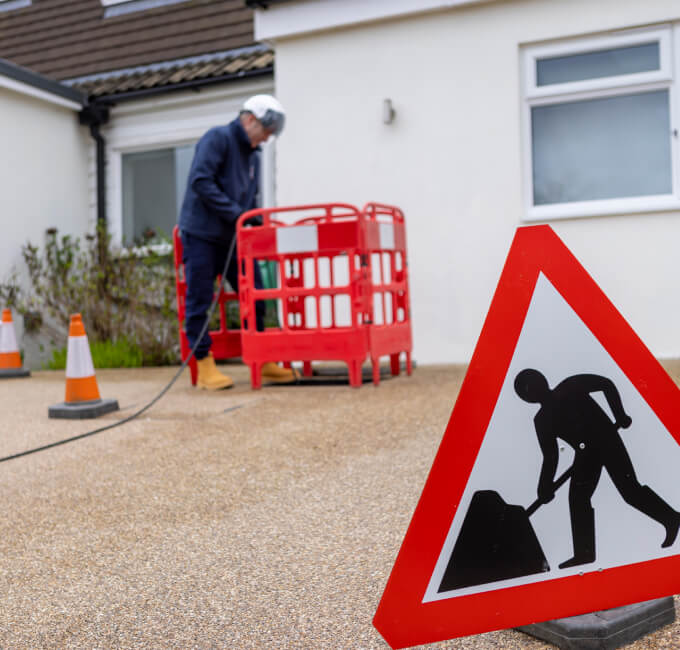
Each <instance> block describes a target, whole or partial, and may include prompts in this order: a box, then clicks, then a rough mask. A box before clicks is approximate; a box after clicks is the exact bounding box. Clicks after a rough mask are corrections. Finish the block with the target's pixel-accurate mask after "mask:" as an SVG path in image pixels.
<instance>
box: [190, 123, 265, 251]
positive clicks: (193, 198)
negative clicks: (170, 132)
mask: <svg viewBox="0 0 680 650" xmlns="http://www.w3.org/2000/svg"><path fill="white" fill-rule="evenodd" d="M258 152H259V147H258V148H256V149H253V148H252V146H251V144H250V140H249V139H248V136H247V135H246V132H245V130H244V128H243V126H242V125H241V122H240V120H239V118H236V119H235V120H233V121H232V122H230V123H229V124H227V125H226V126H218V127H214V128H212V129H210V130H209V131H208V132H207V133H206V134H205V135H204V136H203V137H202V138H201V139H200V140H199V141H198V144H197V145H196V152H195V154H194V159H193V162H192V163H191V171H190V172H189V180H188V182H187V191H186V194H185V195H184V202H183V203H182V210H181V211H180V215H179V228H180V230H182V231H184V232H188V233H189V234H191V235H194V236H195V237H199V238H200V239H206V240H208V241H215V242H219V243H225V244H229V243H230V242H231V240H232V239H233V237H234V233H235V230H236V220H237V219H238V218H239V216H240V215H241V214H242V213H243V212H246V211H247V210H251V209H252V208H254V207H256V206H255V201H256V194H257V188H258V185H259V178H260V160H259V155H258Z"/></svg>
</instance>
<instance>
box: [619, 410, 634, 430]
mask: <svg viewBox="0 0 680 650" xmlns="http://www.w3.org/2000/svg"><path fill="white" fill-rule="evenodd" d="M632 422H633V420H632V419H631V417H630V415H627V414H626V413H624V414H623V415H622V416H621V417H620V418H619V419H618V420H617V421H616V428H617V429H627V428H628V427H629V426H630V425H631V424H632Z"/></svg>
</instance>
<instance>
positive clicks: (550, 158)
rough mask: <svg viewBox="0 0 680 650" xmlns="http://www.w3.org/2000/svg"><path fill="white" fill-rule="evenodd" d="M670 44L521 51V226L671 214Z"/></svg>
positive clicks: (642, 39) (651, 40)
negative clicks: (585, 218) (630, 214)
mask: <svg viewBox="0 0 680 650" xmlns="http://www.w3.org/2000/svg"><path fill="white" fill-rule="evenodd" d="M671 37H672V30H671V29H670V28H665V29H660V30H653V31H638V32H634V33H628V34H622V35H618V36H609V37H604V38H596V39H587V40H586V39H584V40H582V41H579V42H578V43H575V42H570V43H568V44H557V45H547V46H540V47H532V48H527V50H525V52H524V76H525V91H524V98H525V102H524V141H525V145H524V153H525V156H524V158H525V170H524V174H525V195H526V217H527V219H528V220H545V219H551V218H560V217H575V216H588V215H597V214H613V213H621V212H643V211H654V210H660V209H680V197H679V196H678V183H677V182H676V178H675V168H676V166H677V165H676V158H677V154H676V146H677V145H676V142H675V140H676V138H675V137H674V133H675V132H674V127H673V123H674V121H675V120H674V116H673V112H672V108H673V106H674V92H675V90H674V80H673V73H672V68H673V66H672V63H671V57H672V41H671Z"/></svg>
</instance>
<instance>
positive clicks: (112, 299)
mask: <svg viewBox="0 0 680 650" xmlns="http://www.w3.org/2000/svg"><path fill="white" fill-rule="evenodd" d="M22 253H23V257H24V260H25V262H26V265H27V267H28V275H29V278H30V281H31V287H30V290H29V294H28V298H27V299H26V300H24V301H22V302H23V304H22V305H21V307H20V308H19V310H20V311H21V312H22V313H28V312H31V313H42V312H46V313H47V314H49V316H50V317H51V318H53V319H55V320H56V321H57V322H58V323H60V324H61V325H63V326H64V329H67V328H68V323H69V320H70V315H71V314H74V313H81V314H82V316H83V321H84V323H85V326H86V328H87V334H88V339H89V341H90V346H91V350H92V354H93V358H94V356H95V352H94V350H95V348H96V347H97V345H98V344H103V345H104V347H103V348H101V350H102V351H101V355H102V356H101V357H100V359H99V362H100V364H103V363H107V361H105V360H106V359H108V360H109V361H108V362H110V363H113V362H114V361H115V362H116V363H123V362H125V363H127V361H126V360H129V359H137V358H138V356H140V355H141V358H140V360H139V363H138V364H137V361H135V364H137V365H145V366H147V365H165V364H173V363H177V362H178V360H179V341H178V334H177V311H176V308H175V279H174V266H173V262H172V257H171V253H168V254H159V253H157V252H155V250H154V249H152V248H149V247H147V248H143V249H134V250H133V251H132V252H128V251H113V250H111V248H110V241H109V238H108V236H107V234H106V232H105V231H104V230H103V229H101V230H100V231H99V232H98V233H97V235H95V236H89V235H88V236H86V237H85V243H84V244H83V243H81V241H80V240H79V239H77V238H73V237H71V236H69V235H62V236H61V237H60V236H59V235H58V232H57V230H56V229H55V228H51V229H50V230H48V231H47V233H46V239H45V246H44V247H43V249H42V250H40V249H39V248H38V247H37V246H33V245H32V244H31V243H30V242H29V243H27V244H26V245H25V246H24V247H23V248H22ZM135 349H137V350H139V353H137V352H134V350H135ZM98 354H99V353H98ZM55 359H56V358H55ZM55 359H53V361H54V362H55V363H56V360H55ZM95 366H97V362H95ZM99 367H105V366H104V365H100V366H99Z"/></svg>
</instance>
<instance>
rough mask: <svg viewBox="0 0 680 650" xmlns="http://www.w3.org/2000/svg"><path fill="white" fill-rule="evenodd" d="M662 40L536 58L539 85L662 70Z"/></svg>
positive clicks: (537, 83) (537, 82)
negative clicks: (660, 59) (660, 51)
mask: <svg viewBox="0 0 680 650" xmlns="http://www.w3.org/2000/svg"><path fill="white" fill-rule="evenodd" d="M659 67H660V61H659V43H658V41H655V42H653V43H643V44H642V45H632V46H630V47H619V48H613V49H609V50H600V51H598V52H585V53H583V54H571V55H568V56H556V57H549V58H544V59H538V60H537V61H536V85H537V86H547V85H550V84H561V83H567V82H570V81H583V80H586V79H598V78H601V77H614V76H618V75H624V74H633V73H636V72H649V71H652V70H658V69H659Z"/></svg>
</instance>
